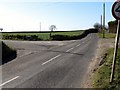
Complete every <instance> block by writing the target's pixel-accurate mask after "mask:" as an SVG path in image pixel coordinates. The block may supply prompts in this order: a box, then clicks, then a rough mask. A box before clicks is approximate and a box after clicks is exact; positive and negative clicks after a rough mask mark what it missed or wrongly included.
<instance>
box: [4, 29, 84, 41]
mask: <svg viewBox="0 0 120 90" xmlns="http://www.w3.org/2000/svg"><path fill="white" fill-rule="evenodd" d="M82 32H83V31H82V30H78V31H63V32H52V35H68V36H77V35H80V34H81V33H82ZM5 35H26V36H31V35H36V36H38V38H41V39H42V40H49V38H50V32H19V33H18V32H14V33H12V32H4V33H3V39H4V36H5Z"/></svg>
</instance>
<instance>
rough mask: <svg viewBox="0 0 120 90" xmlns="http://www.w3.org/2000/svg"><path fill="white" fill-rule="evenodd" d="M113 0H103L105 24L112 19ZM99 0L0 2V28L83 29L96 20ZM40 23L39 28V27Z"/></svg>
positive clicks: (29, 29)
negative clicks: (80, 0)
mask: <svg viewBox="0 0 120 90" xmlns="http://www.w3.org/2000/svg"><path fill="white" fill-rule="evenodd" d="M113 3H114V2H112V1H110V2H106V25H107V23H108V22H109V21H112V20H115V19H114V18H113V16H112V13H111V8H112V5H113ZM102 13H103V2H37V1H31V2H28V1H26V2H7V1H6V2H0V28H3V31H4V32H12V31H49V27H50V26H51V25H56V27H57V29H56V31H68V30H85V29H88V28H92V27H93V25H94V24H95V23H96V22H98V23H100V17H101V14H102ZM40 26H41V29H40Z"/></svg>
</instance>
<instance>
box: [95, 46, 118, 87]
mask: <svg viewBox="0 0 120 90" xmlns="http://www.w3.org/2000/svg"><path fill="white" fill-rule="evenodd" d="M113 51H114V49H113V48H111V49H109V50H108V51H107V57H106V58H105V62H104V63H103V64H102V65H101V66H100V67H99V68H98V69H97V71H96V72H95V74H94V78H93V87H94V88H110V89H120V48H119V50H118V55H117V60H116V68H115V75H114V80H113V83H112V84H110V83H109V79H110V74H111V66H112V60H113Z"/></svg>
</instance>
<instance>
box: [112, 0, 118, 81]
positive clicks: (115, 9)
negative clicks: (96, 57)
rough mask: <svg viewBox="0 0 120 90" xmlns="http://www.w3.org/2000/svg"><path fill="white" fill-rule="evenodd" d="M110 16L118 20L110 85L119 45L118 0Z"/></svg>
mask: <svg viewBox="0 0 120 90" xmlns="http://www.w3.org/2000/svg"><path fill="white" fill-rule="evenodd" d="M112 14H113V16H114V18H115V19H117V20H118V26H117V33H116V38H115V49H114V56H113V64H112V70H111V76H110V83H111V82H112V81H113V78H114V71H115V63H116V57H117V51H118V43H119V34H120V0H118V1H116V2H115V3H114V4H113V7H112Z"/></svg>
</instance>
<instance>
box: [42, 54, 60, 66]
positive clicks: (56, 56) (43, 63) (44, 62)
mask: <svg viewBox="0 0 120 90" xmlns="http://www.w3.org/2000/svg"><path fill="white" fill-rule="evenodd" d="M60 56H61V54H59V55H57V56H55V57H53V58H51V59H50V60H48V61H46V62H44V63H42V65H45V64H47V63H49V62H51V61H53V60H54V59H56V58H58V57H60Z"/></svg>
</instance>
